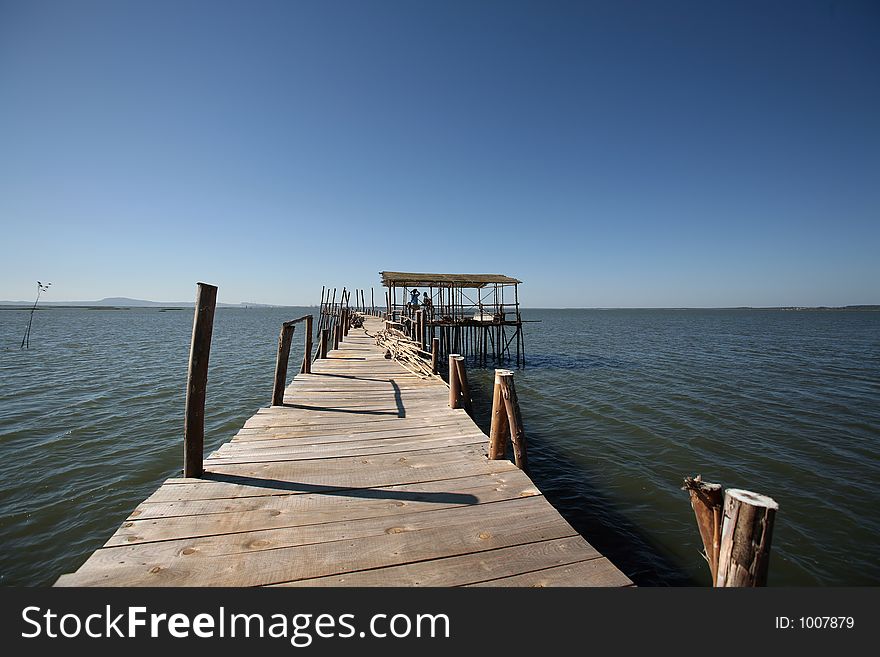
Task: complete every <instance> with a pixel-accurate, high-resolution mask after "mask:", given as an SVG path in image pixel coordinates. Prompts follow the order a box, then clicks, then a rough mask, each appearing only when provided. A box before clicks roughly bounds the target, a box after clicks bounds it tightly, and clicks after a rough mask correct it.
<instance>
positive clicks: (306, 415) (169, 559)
mask: <svg viewBox="0 0 880 657" xmlns="http://www.w3.org/2000/svg"><path fill="white" fill-rule="evenodd" d="M383 327H384V321H383V320H382V319H379V318H377V317H372V316H368V317H366V318H365V321H364V326H363V328H351V329H350V330H348V329H346V330H348V333H347V335H345V336H344V337H342V338H341V339H340V342H339V347H338V349H332V348H331V349H330V350H328V351H327V357H326V358H320V359H318V360H315V361H314V362H313V363H311V362H310V368H306V367H305V366H304V367H303V369H304V370H306V369H310V370H311V372H310V373H306V372H301V373H299V374H297V375H296V376H295V377H294V379H293V381H292V382H291V383H290V385H289V386H287V388H286V390H285V391H284V395H283V405H276V406H271V407H269V408H265V409H261V410H259V411H258V412H257V414H256V415H254V416H253V417H252V418H250V419H249V420H248V421H247V422H246V423H245V425H244V427H243V428H242V429H241V430H240V431H239V432H238V434H237V435H236V436H235V437H234V438H233V439H232V440H231V441H230V442H228V443H226V444H224V445H223V446H222V447H220V448H219V449H218V450H217V451H215V452H214V453H213V454H211V455H210V456H209V457H208V458H206V459H205V460H204V471H203V473H201V477H200V478H171V479H168V480H167V481H165V483H163V484H162V485H161V486H160V487H159V489H158V490H157V491H156V492H155V493H153V494H152V495H151V496H150V497H148V498H147V499H146V500H144V501H143V502H142V503H141V504H140V505H138V507H137V508H136V509H135V510H134V511H133V512H132V513H131V515H130V516H129V517H128V518H127V519H126V521H125V522H124V523H123V524H122V526H121V527H120V528H119V529H118V530H117V531H116V533H115V534H113V536H111V537H110V539H109V540H108V541H107V543H106V544H105V545H104V547H102V548H101V549H99V550H97V551H96V552H95V553H94V554H92V555H91V556H90V557H89V558H88V560H86V562H85V563H84V564H83V565H82V566H81V567H80V568H79V569H78V570H77V571H76V572H74V573H71V574H68V575H62V576H61V577H60V578H59V580H58V582H57V583H56V585H58V586H274V585H278V586H629V585H631V584H632V582H631V581H630V580H629V579H628V578H627V577H626V576H625V575H624V574H623V573H621V572H620V571H619V570H618V569H617V568H616V567H615V566H614V565H613V564H612V563H611V562H610V561H609V560H608V559H606V558H605V557H603V556H602V555H601V554H599V553H598V552H597V551H596V550H595V549H594V548H593V547H592V546H591V545H590V544H589V543H588V542H587V541H586V540H584V538H582V537H581V536H579V535H578V533H577V532H576V531H575V530H574V529H573V528H572V527H571V526H570V525H569V524H568V523H567V522H566V521H565V520H564V519H563V518H562V517H561V516H560V515H559V513H558V512H557V511H556V510H555V509H554V508H553V507H552V506H551V505H550V503H549V502H548V501H547V500H546V499H545V498H544V497H543V495H542V494H541V492H540V491H539V490H538V489H537V488H536V487H535V485H534V484H533V483H532V481H531V480H530V479H529V477H528V476H527V475H526V474H525V473H524V472H523V471H521V470H520V469H518V468H517V467H516V466H515V465H514V464H513V463H511V462H510V461H508V460H489V459H488V458H487V449H488V443H489V439H488V437H487V436H486V435H485V434H484V433H482V432H481V431H480V430H479V429H478V428H477V426H476V425H475V424H474V423H473V421H472V420H471V418H470V416H469V415H468V414H467V412H466V411H465V410H463V409H461V408H450V406H449V399H450V394H449V388H448V387H447V385H446V384H445V383H444V382H443V381H442V379H440V378H439V377H436V376H435V377H428V378H424V377H420V376H417V375H416V374H414V373H411V372H409V371H407V370H406V369H404V368H403V367H402V366H401V365H400V364H399V363H397V362H396V361H394V360H388V359H386V358H385V353H384V350H383V349H381V348H380V347H378V346H377V345H376V340H375V338H374V337H373V336H375V335H376V334H377V333H378V332H379V331H381V330H382V329H383ZM309 338H311V336H309ZM326 339H327V338H326V333H324V340H323V341H322V342H323V344H322V345H321V346H320V347H319V353H320V352H321V350H322V349H327V344H326ZM288 340H289V338H288ZM331 347H332V345H331ZM279 351H280V350H279ZM307 360H310V359H309V358H307ZM435 360H436V356H435ZM285 367H286V364H285ZM276 376H277V374H276ZM281 378H282V385H283V381H284V376H283V373H282V375H281ZM276 401H277V398H276ZM196 471H197V469H196Z"/></svg>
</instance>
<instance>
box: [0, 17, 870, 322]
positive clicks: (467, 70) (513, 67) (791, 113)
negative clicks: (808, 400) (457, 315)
mask: <svg viewBox="0 0 880 657" xmlns="http://www.w3.org/2000/svg"><path fill="white" fill-rule="evenodd" d="M878 34H880V5H878V4H877V3H875V2H855V1H852V2H807V1H797V2H747V1H742V2H740V1H738V2H721V1H717V2H716V1H711V0H699V1H694V2H652V1H647V0H645V1H643V2H627V1H625V0H614V1H609V2H586V1H585V2H439V1H437V2H425V1H419V0H408V1H403V0H401V1H378V0H376V1H373V2H364V1H352V2H337V1H334V0H321V1H315V2H297V1H289V2H267V1H254V2H208V1H204V2H187V1H183V2H177V1H176V2H172V1H170V0H152V1H150V2H125V1H107V2H104V1H92V0H80V1H78V2H50V1H41V2H30V1H22V2H15V1H9V0H0V221H2V235H3V237H2V244H3V246H2V250H0V251H2V260H0V299H28V298H31V297H32V296H33V293H34V288H35V281H36V280H37V279H41V280H47V279H48V280H51V281H53V282H54V285H53V287H52V289H51V290H50V292H49V294H48V298H49V299H53V300H89V299H96V298H100V297H105V296H130V297H137V298H147V299H153V300H164V301H178V300H187V299H190V298H192V297H193V295H194V289H195V282H196V281H198V280H205V281H209V282H212V283H215V284H217V285H219V287H220V300H221V301H225V302H239V301H256V302H264V303H279V304H302V303H315V302H317V300H318V298H319V295H320V288H321V285H322V284H328V285H338V286H340V287H341V286H342V285H348V286H349V287H351V286H353V285H357V286H366V287H368V286H370V285H374V286H376V287H377V289H378V272H379V271H380V270H383V269H389V270H400V271H441V272H497V273H505V274H510V275H514V276H517V277H518V278H521V279H522V280H524V281H525V283H526V284H525V285H524V286H523V289H522V298H523V301H524V303H525V304H526V305H531V306H587V307H594V306H598V307H632V306H639V307H643V306H737V305H756V306H766V305H821V304H826V305H841V304H853V303H880V258H878V256H877V253H878V246H880V39H878V38H877V35H878Z"/></svg>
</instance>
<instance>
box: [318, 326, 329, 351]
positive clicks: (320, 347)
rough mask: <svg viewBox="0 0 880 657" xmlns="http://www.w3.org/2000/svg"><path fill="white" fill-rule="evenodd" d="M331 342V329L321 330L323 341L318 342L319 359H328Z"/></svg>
mask: <svg viewBox="0 0 880 657" xmlns="http://www.w3.org/2000/svg"><path fill="white" fill-rule="evenodd" d="M329 341H330V329H328V328H325V329H321V339H320V342H318V358H327V343H328V342H329Z"/></svg>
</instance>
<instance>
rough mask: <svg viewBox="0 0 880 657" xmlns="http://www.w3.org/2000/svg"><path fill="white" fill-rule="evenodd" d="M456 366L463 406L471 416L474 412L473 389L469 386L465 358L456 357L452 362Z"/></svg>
mask: <svg viewBox="0 0 880 657" xmlns="http://www.w3.org/2000/svg"><path fill="white" fill-rule="evenodd" d="M450 363H451V364H454V365H455V376H456V378H457V379H458V387H459V390H460V391H461V405H462V406H463V407H464V410H465V411H467V412H468V415H470V414H471V413H472V411H473V409H472V408H471V387H470V386H469V385H468V379H467V372H466V371H465V366H464V356H455V357H454V358H453V359H451V360H450Z"/></svg>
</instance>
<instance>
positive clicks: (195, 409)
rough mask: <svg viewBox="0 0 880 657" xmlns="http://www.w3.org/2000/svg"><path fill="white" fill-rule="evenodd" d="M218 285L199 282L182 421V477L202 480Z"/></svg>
mask: <svg viewBox="0 0 880 657" xmlns="http://www.w3.org/2000/svg"><path fill="white" fill-rule="evenodd" d="M216 307H217V286H215V285H209V284H208V283H199V284H198V292H197V293H196V305H195V314H194V317H193V331H192V342H191V343H190V349H189V368H188V371H187V377H186V411H185V412H184V418H183V476H184V477H201V476H202V472H203V459H204V451H205V394H206V391H207V387H208V357H209V356H210V355H211V336H212V334H213V332H214V309H215V308H216Z"/></svg>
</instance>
